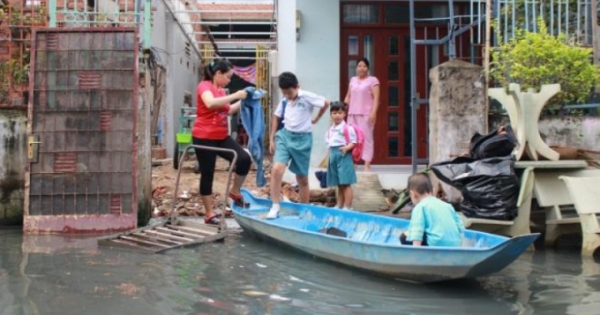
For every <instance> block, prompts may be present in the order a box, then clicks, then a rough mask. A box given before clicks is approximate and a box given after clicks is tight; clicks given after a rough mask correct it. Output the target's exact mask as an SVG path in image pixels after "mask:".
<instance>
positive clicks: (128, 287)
mask: <svg viewBox="0 0 600 315" xmlns="http://www.w3.org/2000/svg"><path fill="white" fill-rule="evenodd" d="M116 288H117V289H118V290H119V291H121V294H123V295H127V296H135V295H137V294H138V292H139V291H140V289H138V288H137V287H136V286H135V285H134V284H133V283H121V284H120V285H118V286H116Z"/></svg>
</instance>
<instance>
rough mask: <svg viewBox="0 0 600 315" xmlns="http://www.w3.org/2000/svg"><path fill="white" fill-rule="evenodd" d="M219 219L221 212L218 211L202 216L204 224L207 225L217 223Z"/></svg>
mask: <svg viewBox="0 0 600 315" xmlns="http://www.w3.org/2000/svg"><path fill="white" fill-rule="evenodd" d="M220 221H221V214H220V213H216V214H213V215H212V216H210V217H206V218H204V224H209V225H219V222H220Z"/></svg>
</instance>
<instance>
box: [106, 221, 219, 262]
mask: <svg viewBox="0 0 600 315" xmlns="http://www.w3.org/2000/svg"><path fill="white" fill-rule="evenodd" d="M229 234H230V232H228V231H227V230H225V231H221V232H219V228H218V227H216V226H214V227H213V226H210V225H206V224H202V223H197V222H191V221H188V220H177V221H176V222H175V223H171V222H170V221H169V222H166V223H161V224H157V225H153V226H147V227H143V228H140V229H136V230H133V231H129V232H124V233H119V234H115V235H111V236H107V237H103V238H99V239H98V245H102V246H108V247H115V248H124V249H132V250H138V251H142V252H148V253H155V254H157V253H162V252H165V251H167V250H170V249H175V248H182V247H189V246H195V245H199V244H202V243H206V242H214V241H218V240H222V239H224V238H225V237H226V236H227V235H229Z"/></svg>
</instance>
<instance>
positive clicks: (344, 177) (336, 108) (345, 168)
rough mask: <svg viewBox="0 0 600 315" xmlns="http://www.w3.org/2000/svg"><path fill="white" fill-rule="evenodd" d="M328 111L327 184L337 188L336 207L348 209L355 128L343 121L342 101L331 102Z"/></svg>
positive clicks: (353, 181) (350, 205) (353, 182)
mask: <svg viewBox="0 0 600 315" xmlns="http://www.w3.org/2000/svg"><path fill="white" fill-rule="evenodd" d="M329 113H330V115H331V120H332V121H333V124H332V125H331V128H329V131H327V133H326V134H325V141H326V142H327V146H328V147H329V163H328V166H327V186H328V187H336V186H337V188H338V198H337V199H338V200H337V208H339V209H345V210H350V209H352V184H356V170H355V169H354V161H353V160H352V154H351V153H352V149H353V148H354V146H355V145H356V143H357V142H358V137H357V135H356V130H355V129H354V128H353V127H352V126H350V125H347V124H346V122H345V121H344V118H346V109H345V107H344V104H343V103H341V102H333V103H331V108H330V109H329Z"/></svg>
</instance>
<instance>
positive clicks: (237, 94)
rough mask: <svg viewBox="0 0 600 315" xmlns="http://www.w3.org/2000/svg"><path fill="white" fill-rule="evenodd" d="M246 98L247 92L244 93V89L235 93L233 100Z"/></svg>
mask: <svg viewBox="0 0 600 315" xmlns="http://www.w3.org/2000/svg"><path fill="white" fill-rule="evenodd" d="M246 97H248V92H246V90H245V89H242V90H239V91H237V92H235V98H237V99H239V100H243V99H246Z"/></svg>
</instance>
